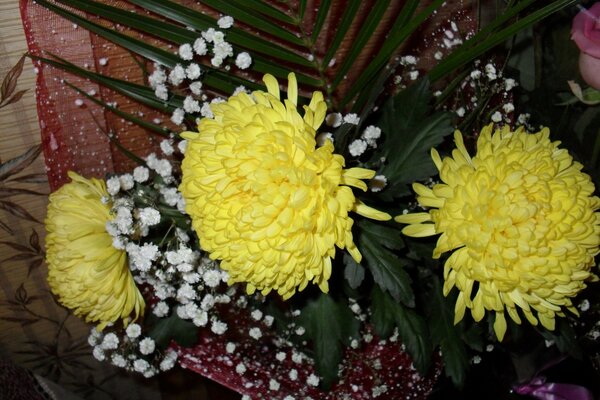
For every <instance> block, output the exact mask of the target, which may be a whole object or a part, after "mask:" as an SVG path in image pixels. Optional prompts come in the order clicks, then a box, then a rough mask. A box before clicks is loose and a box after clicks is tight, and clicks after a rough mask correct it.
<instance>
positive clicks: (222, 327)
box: [210, 320, 227, 335]
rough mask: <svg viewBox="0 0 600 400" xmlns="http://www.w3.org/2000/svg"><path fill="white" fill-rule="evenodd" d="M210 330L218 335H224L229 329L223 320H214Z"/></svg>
mask: <svg viewBox="0 0 600 400" xmlns="http://www.w3.org/2000/svg"><path fill="white" fill-rule="evenodd" d="M210 330H211V331H212V332H213V333H214V334H216V335H222V334H224V333H225V331H226V330H227V324H226V323H224V322H221V321H217V320H215V321H212V323H211V324H210Z"/></svg>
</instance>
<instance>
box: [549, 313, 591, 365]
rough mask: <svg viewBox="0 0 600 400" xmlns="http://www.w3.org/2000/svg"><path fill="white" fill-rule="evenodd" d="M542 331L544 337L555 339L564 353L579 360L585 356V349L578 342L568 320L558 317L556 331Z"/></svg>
mask: <svg viewBox="0 0 600 400" xmlns="http://www.w3.org/2000/svg"><path fill="white" fill-rule="evenodd" d="M540 333H541V335H542V336H543V337H544V339H546V340H550V341H553V342H554V344H555V345H556V347H557V348H558V349H559V350H560V351H561V352H562V353H565V354H569V355H571V356H572V357H574V358H576V359H579V360H581V359H582V358H583V351H582V349H581V346H579V343H578V342H577V334H576V333H575V330H574V329H573V327H572V326H571V324H569V321H568V320H566V319H564V318H557V319H556V329H555V331H549V330H546V329H541V330H540Z"/></svg>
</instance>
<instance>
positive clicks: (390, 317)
mask: <svg viewBox="0 0 600 400" xmlns="http://www.w3.org/2000/svg"><path fill="white" fill-rule="evenodd" d="M371 296H372V301H373V303H372V305H371V307H372V310H373V317H372V318H373V319H372V321H373V325H374V327H375V332H377V334H378V335H380V336H382V337H384V338H385V337H388V336H389V335H390V333H391V331H392V330H393V329H394V326H396V327H397V328H398V334H399V335H400V339H401V340H402V343H403V344H404V345H405V346H406V349H407V350H408V353H409V354H410V356H411V357H412V360H413V363H414V365H415V367H416V368H417V370H418V371H419V372H420V373H421V374H425V373H426V372H427V370H428V369H429V366H430V365H431V353H432V352H433V346H432V344H431V339H430V337H429V330H428V328H427V323H426V322H425V320H424V319H423V317H421V316H420V315H419V314H417V313H416V312H415V311H414V310H412V309H410V308H407V307H405V306H404V305H402V304H399V303H397V302H396V301H394V299H393V298H392V297H391V296H390V295H388V294H387V293H385V292H383V291H382V290H381V289H380V288H378V287H377V286H375V287H373V291H372V295H371Z"/></svg>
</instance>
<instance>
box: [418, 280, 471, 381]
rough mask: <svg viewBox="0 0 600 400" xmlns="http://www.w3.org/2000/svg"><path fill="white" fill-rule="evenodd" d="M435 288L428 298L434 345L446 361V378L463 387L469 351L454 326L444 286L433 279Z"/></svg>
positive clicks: (450, 306)
mask: <svg viewBox="0 0 600 400" xmlns="http://www.w3.org/2000/svg"><path fill="white" fill-rule="evenodd" d="M432 282H433V288H432V290H431V293H429V296H428V297H427V298H428V300H429V302H428V304H427V305H428V307H429V315H428V318H427V321H428V323H429V331H430V332H431V339H432V341H433V344H434V345H439V346H440V350H441V352H442V359H443V360H444V371H445V373H446V376H448V377H449V378H450V379H452V382H453V383H454V384H455V385H456V386H459V387H460V386H462V385H463V384H464V381H465V378H466V370H467V367H468V365H469V361H468V356H467V350H466V347H465V344H464V342H463V341H462V340H461V338H460V334H459V328H458V327H457V326H455V325H454V308H453V306H452V304H451V303H450V301H449V300H448V299H447V298H445V297H444V296H443V294H442V285H441V284H440V282H439V279H438V278H437V277H432Z"/></svg>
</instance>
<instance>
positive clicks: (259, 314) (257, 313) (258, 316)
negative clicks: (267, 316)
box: [250, 310, 263, 321]
mask: <svg viewBox="0 0 600 400" xmlns="http://www.w3.org/2000/svg"><path fill="white" fill-rule="evenodd" d="M250 316H251V317H252V319H254V320H255V321H260V320H261V319H262V317H263V312H262V311H260V310H254V311H252V312H251V313H250Z"/></svg>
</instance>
